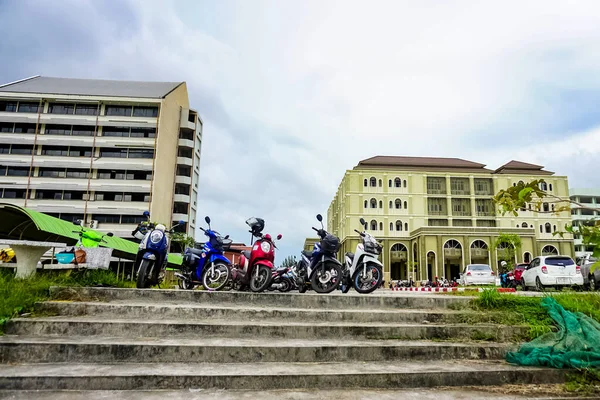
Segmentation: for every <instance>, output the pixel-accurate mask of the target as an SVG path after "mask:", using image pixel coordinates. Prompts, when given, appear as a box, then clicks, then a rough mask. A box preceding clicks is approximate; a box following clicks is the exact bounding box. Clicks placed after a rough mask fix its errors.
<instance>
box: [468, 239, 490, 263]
mask: <svg viewBox="0 0 600 400" xmlns="http://www.w3.org/2000/svg"><path fill="white" fill-rule="evenodd" d="M470 250H471V264H489V263H490V249H489V247H488V245H487V243H486V242H484V241H483V240H480V239H477V240H474V241H473V243H471V248H470Z"/></svg>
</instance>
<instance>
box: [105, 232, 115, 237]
mask: <svg viewBox="0 0 600 400" xmlns="http://www.w3.org/2000/svg"><path fill="white" fill-rule="evenodd" d="M106 236H108V237H113V236H115V234H114V233H112V232H108V233H107V234H106Z"/></svg>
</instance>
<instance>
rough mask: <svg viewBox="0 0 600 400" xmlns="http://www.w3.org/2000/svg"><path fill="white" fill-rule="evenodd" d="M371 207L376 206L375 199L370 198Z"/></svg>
mask: <svg viewBox="0 0 600 400" xmlns="http://www.w3.org/2000/svg"><path fill="white" fill-rule="evenodd" d="M371 208H377V200H375V199H371Z"/></svg>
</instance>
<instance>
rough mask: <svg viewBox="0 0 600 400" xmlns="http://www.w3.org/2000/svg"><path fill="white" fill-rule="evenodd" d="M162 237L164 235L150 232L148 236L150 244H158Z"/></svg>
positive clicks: (159, 232) (158, 232)
mask: <svg viewBox="0 0 600 400" xmlns="http://www.w3.org/2000/svg"><path fill="white" fill-rule="evenodd" d="M164 236H165V234H164V233H162V232H161V231H152V233H151V234H150V241H151V242H152V243H158V242H160V241H161V240H162V238H163V237H164Z"/></svg>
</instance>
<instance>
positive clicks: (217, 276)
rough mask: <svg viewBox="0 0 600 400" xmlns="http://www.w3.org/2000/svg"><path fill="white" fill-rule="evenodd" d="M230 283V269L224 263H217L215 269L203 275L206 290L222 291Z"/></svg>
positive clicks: (208, 270)
mask: <svg viewBox="0 0 600 400" xmlns="http://www.w3.org/2000/svg"><path fill="white" fill-rule="evenodd" d="M227 282H229V267H228V266H227V264H225V263H223V262H216V263H215V264H214V265H213V268H207V269H205V270H204V272H203V273H202V285H204V289H206V290H221V289H222V288H223V286H225V285H226V284H227Z"/></svg>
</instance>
